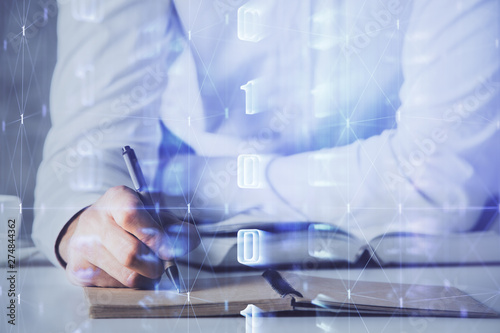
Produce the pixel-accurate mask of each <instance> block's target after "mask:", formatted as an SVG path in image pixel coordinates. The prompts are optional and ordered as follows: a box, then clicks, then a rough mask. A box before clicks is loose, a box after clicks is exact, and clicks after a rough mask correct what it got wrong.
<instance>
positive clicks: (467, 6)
mask: <svg viewBox="0 0 500 333" xmlns="http://www.w3.org/2000/svg"><path fill="white" fill-rule="evenodd" d="M499 13H500V10H499V4H498V1H484V0H468V1H461V2H458V3H457V2H453V1H430V0H429V1H415V2H414V4H413V10H412V14H411V19H410V22H409V26H408V30H407V32H406V35H405V38H404V47H403V55H402V57H403V58H402V66H403V74H404V84H403V86H402V88H401V91H400V99H401V102H402V104H401V106H400V108H399V110H398V111H397V113H396V120H397V128H395V129H393V130H388V131H385V132H383V133H382V134H381V135H379V136H375V137H371V138H369V139H367V140H359V141H356V142H355V143H353V144H351V145H348V146H344V147H337V148H331V149H325V150H321V151H316V152H309V153H304V154H298V155H292V156H289V157H283V158H279V159H277V160H275V162H273V163H272V164H271V165H270V167H269V178H270V182H271V184H272V185H273V187H274V188H275V190H276V192H277V193H278V195H279V196H280V197H282V198H283V200H284V201H286V202H288V203H289V204H290V205H291V206H293V207H296V208H298V209H300V210H301V211H302V212H303V213H304V214H305V215H306V216H307V218H308V219H309V220H313V221H321V222H333V223H335V224H340V225H343V226H344V227H346V228H347V229H349V230H350V231H351V232H353V233H355V234H358V235H360V236H361V237H366V238H367V239H370V238H371V237H373V236H376V235H379V234H381V233H383V232H388V231H396V230H397V231H401V230H404V231H413V232H424V233H442V232H455V231H464V230H468V229H470V228H471V227H473V226H474V224H475V223H476V221H477V219H478V217H479V215H480V214H481V211H482V209H483V207H484V205H485V203H486V202H487V200H488V199H489V198H491V197H494V196H497V195H498V182H499V174H498V170H499V164H500V160H499V158H500V157H499V154H498V146H499V144H500V136H499V134H500V131H499V114H498V106H499V94H498V90H499V68H500V62H499V53H498V40H499V29H498V24H499V23H498V22H500V17H499ZM291 180H293V182H292V181H291Z"/></svg>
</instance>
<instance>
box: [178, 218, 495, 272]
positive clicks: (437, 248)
mask: <svg viewBox="0 0 500 333" xmlns="http://www.w3.org/2000/svg"><path fill="white" fill-rule="evenodd" d="M198 230H199V233H200V235H201V241H202V244H201V245H200V246H199V247H198V248H196V249H195V250H194V251H192V252H191V253H189V254H188V255H187V256H185V257H184V258H181V259H180V261H181V262H184V263H188V264H190V265H197V266H202V267H204V268H207V269H238V268H240V269H242V268H245V267H247V266H251V267H258V268H269V267H271V268H276V267H278V268H279V267H287V266H294V265H297V264H298V265H301V267H309V266H313V267H312V268H314V267H316V266H315V265H326V266H329V265H333V266H342V265H345V264H347V263H349V264H350V265H357V266H361V267H364V266H366V264H367V262H368V261H370V262H371V263H372V264H376V265H380V266H394V265H396V266H412V265H429V264H431V265H450V264H451V265H464V264H465V265H469V264H498V263H500V234H499V233H498V232H495V231H481V232H470V233H449V234H442V235H426V234H416V233H408V232H399V233H398V232H391V233H384V234H381V235H378V236H376V237H373V238H372V239H369V240H368V241H366V240H365V239H362V238H360V237H356V236H354V235H352V234H350V233H348V232H347V231H345V230H343V229H341V228H338V227H336V226H334V225H329V224H320V223H310V222H296V223H290V222H286V223H283V222H273V221H268V220H265V219H261V220H259V219H255V220H253V221H252V220H248V218H245V217H242V216H237V217H236V218H233V219H229V220H226V221H221V222H218V223H213V224H198ZM242 230H243V231H248V232H249V233H252V232H253V233H252V234H251V236H252V237H251V238H252V242H251V243H252V244H254V245H255V246H258V247H259V249H258V251H257V249H255V248H254V249H251V251H252V250H253V251H252V252H253V253H252V255H250V256H248V257H254V254H255V253H256V252H259V258H253V260H241V258H242V256H241V255H240V256H239V255H238V244H239V245H240V247H241V245H242V243H241V242H240V243H238V234H239V233H240V234H241V231H242ZM255 246H254V247H255ZM240 252H241V248H240ZM240 254H241V253H240ZM309 268H311V267H309Z"/></svg>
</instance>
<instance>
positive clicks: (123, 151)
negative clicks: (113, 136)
mask: <svg viewBox="0 0 500 333" xmlns="http://www.w3.org/2000/svg"><path fill="white" fill-rule="evenodd" d="M129 150H130V146H125V147H123V148H122V154H125V153H126V152H127V151H129Z"/></svg>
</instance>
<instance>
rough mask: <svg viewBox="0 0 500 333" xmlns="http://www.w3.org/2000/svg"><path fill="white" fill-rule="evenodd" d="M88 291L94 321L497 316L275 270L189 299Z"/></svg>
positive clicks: (408, 292)
mask: <svg viewBox="0 0 500 333" xmlns="http://www.w3.org/2000/svg"><path fill="white" fill-rule="evenodd" d="M84 289H85V295H86V298H87V300H88V303H89V315H90V317H91V318H158V317H165V318H169V317H170V318H177V317H207V316H229V315H239V314H240V313H241V312H242V311H244V310H245V309H246V308H247V306H248V305H250V304H252V305H254V306H256V307H258V308H259V311H260V312H262V313H268V314H279V313H288V312H291V313H299V312H300V313H304V312H306V313H310V314H316V313H318V314H339V313H346V314H347V313H349V314H353V315H354V314H359V315H364V314H369V315H382V316H439V317H442V316H444V317H473V318H497V317H498V314H497V313H496V312H495V311H493V310H491V309H490V308H488V307H486V306H485V305H483V304H481V303H479V302H478V301H476V300H475V299H474V298H472V297H470V296H468V295H467V294H465V293H463V292H462V291H460V290H459V289H456V288H453V287H442V286H425V285H410V284H391V283H381V282H366V281H347V280H339V279H328V278H320V277H313V276H307V275H298V274H294V273H288V272H287V273H279V272H278V271H274V270H266V271H265V272H264V273H263V274H262V275H253V276H243V277H238V278H235V277H230V278H215V277H214V278H208V279H198V280H196V281H192V282H191V286H190V288H189V290H191V291H190V293H189V294H178V293H177V292H175V291H174V289H173V287H171V286H169V284H168V281H166V284H163V285H160V289H159V290H136V289H127V288H91V287H87V288H84ZM311 311H313V313H311Z"/></svg>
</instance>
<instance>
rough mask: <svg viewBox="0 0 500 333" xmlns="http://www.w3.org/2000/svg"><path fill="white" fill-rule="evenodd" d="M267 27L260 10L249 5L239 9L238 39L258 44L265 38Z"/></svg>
mask: <svg viewBox="0 0 500 333" xmlns="http://www.w3.org/2000/svg"><path fill="white" fill-rule="evenodd" d="M265 31H266V29H265V27H264V24H263V18H262V14H261V12H260V10H258V9H257V8H253V7H250V6H249V5H248V4H245V5H243V6H241V7H240V8H239V9H238V38H239V39H240V40H243V41H247V42H254V43H256V42H258V41H260V40H262V39H263V38H264V37H265Z"/></svg>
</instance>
